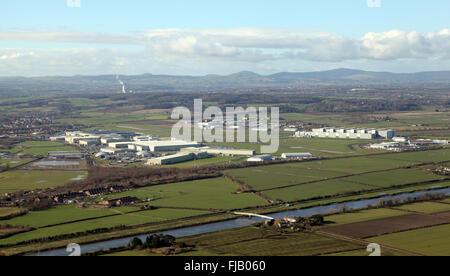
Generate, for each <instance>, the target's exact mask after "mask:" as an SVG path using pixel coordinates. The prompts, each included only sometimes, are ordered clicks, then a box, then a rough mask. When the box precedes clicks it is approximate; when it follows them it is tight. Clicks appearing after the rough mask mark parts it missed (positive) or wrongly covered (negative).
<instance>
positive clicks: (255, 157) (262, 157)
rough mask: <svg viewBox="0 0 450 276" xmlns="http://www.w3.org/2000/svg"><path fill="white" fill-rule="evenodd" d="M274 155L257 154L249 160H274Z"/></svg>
mask: <svg viewBox="0 0 450 276" xmlns="http://www.w3.org/2000/svg"><path fill="white" fill-rule="evenodd" d="M272 160H273V157H272V155H257V156H253V157H250V158H249V159H247V162H265V161H272Z"/></svg>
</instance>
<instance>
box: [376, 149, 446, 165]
mask: <svg viewBox="0 0 450 276" xmlns="http://www.w3.org/2000/svg"><path fill="white" fill-rule="evenodd" d="M380 158H382V159H395V160H406V161H413V162H443V161H449V160H450V149H444V150H430V151H419V152H406V153H397V154H391V155H383V156H382V157H381V156H380Z"/></svg>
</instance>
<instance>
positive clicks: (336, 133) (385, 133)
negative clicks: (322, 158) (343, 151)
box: [295, 127, 396, 140]
mask: <svg viewBox="0 0 450 276" xmlns="http://www.w3.org/2000/svg"><path fill="white" fill-rule="evenodd" d="M295 136H297V137H318V138H340V139H369V140H370V139H392V138H394V137H395V136H396V133H395V131H393V130H392V129H363V128H332V127H327V128H316V129H313V130H312V131H311V132H304V131H299V132H297V133H296V134H295Z"/></svg>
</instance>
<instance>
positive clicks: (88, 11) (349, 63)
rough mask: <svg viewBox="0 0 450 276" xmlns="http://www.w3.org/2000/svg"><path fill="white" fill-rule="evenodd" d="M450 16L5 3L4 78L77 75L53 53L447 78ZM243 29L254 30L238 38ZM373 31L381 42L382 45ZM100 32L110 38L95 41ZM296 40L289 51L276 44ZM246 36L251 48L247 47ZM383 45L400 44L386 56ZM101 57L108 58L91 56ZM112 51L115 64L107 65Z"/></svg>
mask: <svg viewBox="0 0 450 276" xmlns="http://www.w3.org/2000/svg"><path fill="white" fill-rule="evenodd" d="M448 11H450V1H448V0H433V1H424V0H381V7H379V8H369V7H368V4H367V3H366V0H308V1H302V0H277V1H272V0H271V1H268V0H240V1H237V0H227V1H217V0H164V1H162V0H160V1H155V0H130V1H118V0H109V1H108V0H81V8H69V7H68V6H67V3H66V0H33V1H30V0H4V1H2V8H1V9H0V18H1V22H0V32H1V33H0V61H6V62H5V63H4V65H3V66H2V64H1V63H0V75H7V74H19V75H40V74H57V73H62V74H75V73H77V69H76V67H75V66H73V65H72V66H71V64H70V62H68V63H67V64H63V63H61V62H59V63H61V64H60V65H59V66H60V68H58V65H57V64H55V62H48V64H46V63H45V60H48V59H49V58H51V57H52V56H51V54H50V52H51V51H53V52H55V58H57V59H58V60H59V61H60V60H61V56H64V57H66V58H67V59H69V61H73V64H79V67H78V68H84V67H85V68H90V70H87V71H86V70H80V71H84V72H88V73H92V74H95V73H110V72H112V71H120V73H133V74H135V73H146V72H148V71H151V72H150V73H172V72H173V73H176V74H205V73H223V74H226V73H232V72H234V71H240V70H253V71H257V72H260V73H272V72H276V71H309V70H322V69H330V68H333V67H360V68H361V69H367V70H379V71H405V72H406V71H422V70H420V69H424V70H448V69H450V68H449V67H447V66H448V65H449V62H448V50H449V49H447V43H448V40H447V36H448V35H447V33H446V31H445V30H448V29H449V28H450V26H449V23H450V20H449V19H448V18H449V16H448ZM170 29H176V30H177V32H175V33H174V32H171V31H168V30H170ZM243 29H246V30H254V31H251V32H250V33H249V32H248V31H247V32H242V31H233V30H243ZM155 30H158V32H157V34H155V33H154V32H155ZM212 30H215V31H214V32H213V33H211V31H212ZM217 30H221V32H220V33H219V34H218V33H217ZM274 30H276V31H274ZM392 30H398V31H401V33H390V32H391V31H392ZM149 32H150V33H151V35H149ZM205 32H206V33H205ZM370 33H375V34H378V35H377V36H376V37H375V40H376V43H375V44H376V45H373V44H374V43H373V41H374V38H373V37H371V36H370V37H368V36H367V35H368V34H370ZM429 33H433V34H434V36H433V35H432V36H429ZM61 34H64V35H61ZM97 34H102V35H104V36H105V37H104V39H103V40H102V41H100V42H98V41H96V39H95V37H96V35H97ZM89 36H91V38H90V39H86V37H89ZM149 36H150V37H151V38H149ZM292 36H297V38H296V40H295V41H292V42H290V43H289V42H288V43H286V45H281V44H282V43H275V42H274V41H275V40H277V39H278V41H279V42H282V41H285V40H289V39H291V38H292ZM305 36H306V37H305ZM324 36H326V37H325V38H324ZM435 36H439V37H438V38H439V39H437V38H436V37H435ZM168 37H170V38H168ZM247 37H253V38H254V40H253V41H248V42H247V43H242V41H243V40H245V39H246V38H247ZM362 38H364V39H363V40H364V42H360V40H361V39H362ZM386 40H389V41H393V42H392V43H393V44H395V45H392V46H390V48H385V47H384V46H383V45H384V44H385V43H386V42H385V41H386ZM314 43H324V44H330V45H331V46H330V47H328V49H323V46H321V45H317V46H314ZM333 43H337V44H336V45H335V46H333V45H334V44H333ZM389 43H390V42H389ZM401 43H403V44H401ZM243 44H245V45H243ZM356 44H358V45H356ZM369 44H370V45H369ZM405 45H406V46H405ZM333 47H335V48H333ZM347 47H349V48H348V49H349V51H350V50H351V49H353V50H354V53H353V54H352V55H349V54H348V53H345V49H346V48H347ZM361 47H363V48H365V49H364V50H361ZM426 47H428V48H426ZM366 48H367V49H366ZM425 48H426V49H425ZM100 49H103V50H107V51H103V53H100V54H99V53H98V52H95V50H97V51H98V50H100ZM168 49H169V50H171V51H169V50H168ZM334 49H336V51H337V52H339V51H342V53H341V54H340V55H337V54H336V53H334V51H335V50H334ZM83 50H84V51H83ZM405 51H406V52H408V53H409V54H403V53H402V52H405ZM431 52H432V53H431ZM440 52H444V53H443V54H439V53H440ZM74 53H76V55H77V56H76V57H74V56H73V55H74ZM106 53H109V54H110V55H111V56H110V57H109V58H110V59H115V60H116V61H114V62H109V63H108V62H105V61H106V60H108V57H107V56H106ZM306 53H309V54H308V55H306ZM58 55H59V56H58ZM80 55H82V57H80ZM2 57H3V58H2ZM27 57H28V58H27ZM30 57H31V58H30ZM39 59H40V60H39ZM142 59H145V60H146V61H145V62H139V64H136V62H131V60H135V61H136V60H142ZM293 59H294V61H295V62H294V61H293ZM120 60H122V61H120ZM123 60H128V61H127V62H124V61H123ZM31 61H33V62H35V63H32V62H31ZM101 62H103V64H100V63H101ZM6 63H7V64H8V65H9V68H8V70H7V68H6V65H5V64H6ZM36 63H39V64H40V67H39V70H37V69H35V68H34V67H35V66H36ZM208 64H209V65H208ZM11 67H12V68H11ZM21 68H22V69H21ZM11 69H12V70H11ZM383 69H385V70H383Z"/></svg>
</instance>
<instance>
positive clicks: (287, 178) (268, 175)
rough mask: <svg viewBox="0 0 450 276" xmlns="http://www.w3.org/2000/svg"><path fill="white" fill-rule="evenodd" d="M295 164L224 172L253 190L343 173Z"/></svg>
mask: <svg viewBox="0 0 450 276" xmlns="http://www.w3.org/2000/svg"><path fill="white" fill-rule="evenodd" d="M296 165H297V164H285V165H272V166H265V167H255V168H245V169H237V170H229V171H226V172H225V173H226V174H227V175H230V176H232V177H234V178H235V179H237V180H239V181H242V182H244V183H245V184H247V185H249V186H250V187H252V188H253V189H255V190H263V189H270V188H276V187H281V186H287V185H293V184H299V183H305V182H310V181H314V180H322V179H326V178H331V177H337V176H343V175H345V173H341V172H333V171H322V172H321V173H320V174H318V173H317V171H315V170H308V169H305V168H299V166H296Z"/></svg>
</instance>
